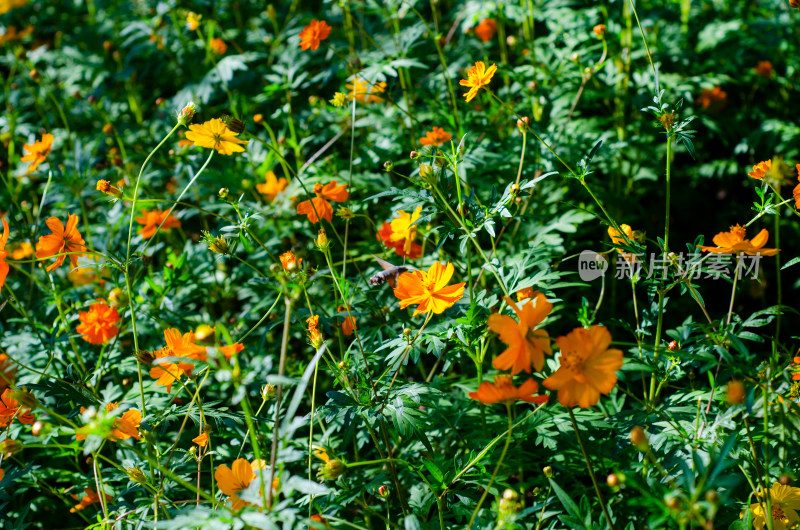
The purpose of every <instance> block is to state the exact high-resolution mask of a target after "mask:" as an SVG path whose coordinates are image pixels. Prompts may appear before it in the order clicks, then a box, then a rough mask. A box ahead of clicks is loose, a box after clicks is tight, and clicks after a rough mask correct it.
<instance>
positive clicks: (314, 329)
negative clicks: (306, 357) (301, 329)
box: [306, 315, 324, 349]
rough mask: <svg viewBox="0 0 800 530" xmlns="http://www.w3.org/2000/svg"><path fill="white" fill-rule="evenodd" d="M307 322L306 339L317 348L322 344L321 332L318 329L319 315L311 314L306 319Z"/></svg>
mask: <svg viewBox="0 0 800 530" xmlns="http://www.w3.org/2000/svg"><path fill="white" fill-rule="evenodd" d="M306 324H308V341H309V342H310V343H311V345H312V346H313V347H314V348H316V349H319V348H320V347H321V346H322V342H323V340H324V339H323V338H322V332H321V331H320V330H319V315H311V316H310V317H308V318H307V319H306Z"/></svg>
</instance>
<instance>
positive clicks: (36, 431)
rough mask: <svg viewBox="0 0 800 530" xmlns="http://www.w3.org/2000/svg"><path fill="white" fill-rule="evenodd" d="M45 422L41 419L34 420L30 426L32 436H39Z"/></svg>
mask: <svg viewBox="0 0 800 530" xmlns="http://www.w3.org/2000/svg"><path fill="white" fill-rule="evenodd" d="M44 427H45V424H44V423H42V422H41V421H37V422H34V424H33V426H31V434H32V435H34V436H39V435H40V434H42V430H43V429H44Z"/></svg>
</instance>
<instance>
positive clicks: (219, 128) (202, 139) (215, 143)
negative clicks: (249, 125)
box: [186, 118, 249, 155]
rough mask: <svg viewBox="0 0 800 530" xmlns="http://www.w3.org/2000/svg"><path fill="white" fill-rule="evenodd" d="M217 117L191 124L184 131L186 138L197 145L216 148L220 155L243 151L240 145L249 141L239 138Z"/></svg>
mask: <svg viewBox="0 0 800 530" xmlns="http://www.w3.org/2000/svg"><path fill="white" fill-rule="evenodd" d="M236 134H237V133H234V132H233V131H231V130H230V129H228V126H227V125H225V122H223V121H222V120H221V119H219V118H214V119H213V120H208V121H207V122H205V123H204V124H202V125H198V124H192V125H190V126H189V131H187V133H186V139H187V140H190V141H191V142H192V143H193V144H194V145H196V146H198V147H207V148H209V149H216V150H217V152H218V153H219V154H221V155H232V154H233V153H241V152H242V151H244V147H242V145H246V144H248V143H249V141H246V140H240V139H239V138H237V137H236Z"/></svg>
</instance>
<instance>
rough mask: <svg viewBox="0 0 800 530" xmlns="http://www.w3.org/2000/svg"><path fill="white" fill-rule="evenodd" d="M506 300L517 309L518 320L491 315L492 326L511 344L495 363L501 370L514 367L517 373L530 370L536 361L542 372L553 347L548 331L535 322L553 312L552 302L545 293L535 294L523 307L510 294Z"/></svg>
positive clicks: (536, 366) (493, 364)
mask: <svg viewBox="0 0 800 530" xmlns="http://www.w3.org/2000/svg"><path fill="white" fill-rule="evenodd" d="M504 300H505V301H506V303H507V304H508V305H509V306H510V307H511V309H513V310H514V313H516V315H517V318H518V319H519V322H517V321H516V320H514V319H513V318H511V317H510V316H507V315H498V314H495V315H491V316H489V323H488V324H489V329H491V330H492V331H494V332H495V333H497V334H498V335H500V340H501V341H503V342H504V343H505V344H507V345H508V348H506V350H505V351H504V352H503V353H501V354H500V355H499V356H497V357H495V358H494V360H493V361H492V366H494V367H495V368H497V369H498V370H508V369H511V375H516V374H518V373H520V372H521V371H522V370H525V371H526V372H528V373H530V371H531V363H533V366H534V368H536V371H537V372H541V371H542V368H544V354H545V353H547V354H548V355H551V354H552V353H553V350H552V349H551V348H550V336H549V335H548V334H547V331H545V330H543V329H536V326H538V325H539V324H541V323H542V321H543V320H544V319H545V318H546V317H547V315H549V314H550V311H552V309H553V304H551V303H550V302H548V301H547V298H545V296H544V295H543V294H542V293H536V296H535V298H534V299H533V300H531V301H528V302H527V303H526V304H524V305H523V306H522V307H521V308H520V307H517V304H515V303H514V301H513V300H512V299H511V298H509V297H505V298H504Z"/></svg>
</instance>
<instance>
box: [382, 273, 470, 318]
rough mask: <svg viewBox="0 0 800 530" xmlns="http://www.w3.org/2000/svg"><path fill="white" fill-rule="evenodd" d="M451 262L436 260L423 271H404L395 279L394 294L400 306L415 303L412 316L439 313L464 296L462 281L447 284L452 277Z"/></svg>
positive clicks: (403, 306)
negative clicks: (443, 262)
mask: <svg viewBox="0 0 800 530" xmlns="http://www.w3.org/2000/svg"><path fill="white" fill-rule="evenodd" d="M453 270H454V267H453V264H452V263H448V264H447V265H442V264H441V263H439V262H438V261H437V262H435V263H434V264H433V265H431V268H430V269H428V271H427V272H425V271H414V272H404V273H403V274H402V275H400V277H399V278H398V279H397V287H395V288H394V295H395V296H396V297H397V298H399V299H400V308H401V309H405V308H406V307H408V306H410V305H417V309H416V310H415V311H414V316H416V315H419V314H420V313H427V312H428V311H433V312H434V313H436V314H437V315H438V314H441V313H443V312H444V310H445V309H447V308H448V307H453V305H455V303H456V302H457V301H459V300H461V298H463V297H464V285H466V284H464V283H456V284H453V285H447V283H448V282H449V281H450V278H452V277H453Z"/></svg>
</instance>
